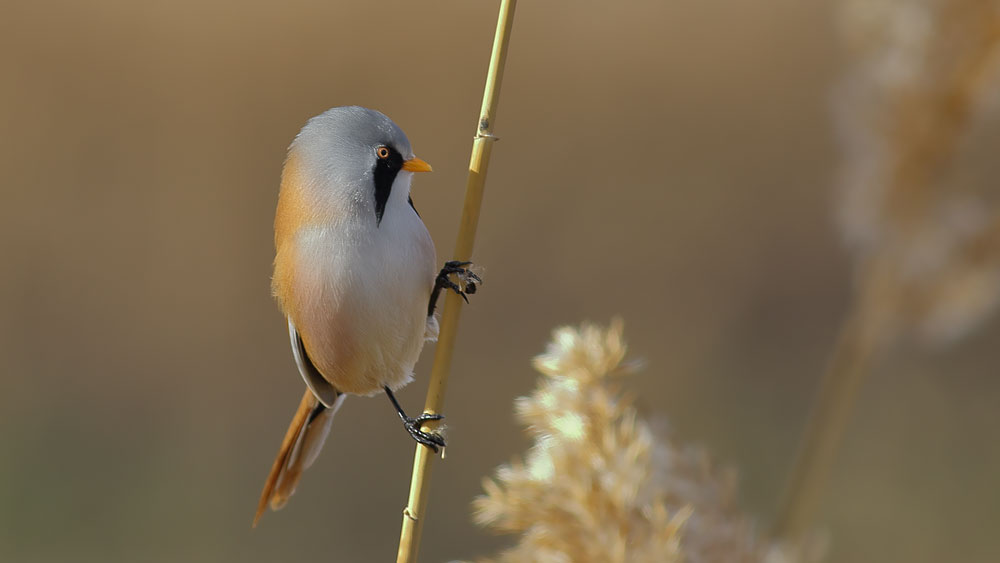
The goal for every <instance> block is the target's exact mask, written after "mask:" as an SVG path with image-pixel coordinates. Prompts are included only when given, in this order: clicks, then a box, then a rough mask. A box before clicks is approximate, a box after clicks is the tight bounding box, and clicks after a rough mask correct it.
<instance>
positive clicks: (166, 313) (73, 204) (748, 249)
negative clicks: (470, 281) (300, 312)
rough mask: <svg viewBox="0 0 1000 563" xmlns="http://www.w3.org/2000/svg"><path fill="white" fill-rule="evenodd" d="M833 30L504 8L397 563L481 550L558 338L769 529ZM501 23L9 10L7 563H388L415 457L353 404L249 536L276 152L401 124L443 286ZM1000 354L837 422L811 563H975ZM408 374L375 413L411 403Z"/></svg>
mask: <svg viewBox="0 0 1000 563" xmlns="http://www.w3.org/2000/svg"><path fill="white" fill-rule="evenodd" d="M832 11H833V5H832V3H831V2H822V1H816V2H801V1H794V0H762V1H759V2H694V1H691V0H680V1H676V2H635V3H612V2H601V3H597V2H568V1H561V2H522V3H521V4H520V6H519V7H518V13H517V20H516V25H515V28H514V35H513V42H512V50H511V52H510V57H509V59H508V70H507V74H506V79H505V83H504V91H503V95H502V99H501V105H500V112H499V117H498V121H497V134H498V135H499V136H500V137H501V139H502V140H501V142H500V143H499V144H498V145H497V146H496V148H495V150H494V153H493V155H494V156H493V162H492V165H491V168H490V178H489V183H488V187H487V193H486V199H485V207H484V211H483V215H482V221H481V224H480V235H479V243H478V247H477V250H476V255H475V259H476V261H477V262H479V263H480V264H482V265H484V266H485V267H486V268H487V283H486V285H485V287H484V288H483V289H482V291H481V293H480V294H479V295H476V296H475V300H474V303H473V305H472V306H471V307H468V308H467V309H466V311H465V313H464V316H463V319H462V333H461V337H460V339H459V347H458V351H457V356H456V359H455V362H454V378H453V379H452V383H451V385H450V388H449V395H448V406H447V408H446V413H447V415H448V422H449V426H450V430H449V431H450V443H451V445H452V447H451V448H450V449H449V450H448V454H449V456H448V459H447V460H446V461H445V462H444V463H440V464H438V466H437V469H436V470H435V474H434V482H433V488H432V501H431V505H430V517H429V520H428V522H427V525H426V530H425V538H424V542H423V558H422V560H424V561H445V560H448V559H450V558H471V557H474V556H476V555H481V554H486V553H489V552H492V551H493V550H495V549H497V548H499V547H500V546H502V545H504V543H505V542H506V541H507V540H506V539H504V538H498V537H495V536H492V535H491V534H489V533H487V532H483V531H481V530H478V529H476V528H475V527H474V526H473V525H472V524H471V521H470V516H469V515H470V509H469V502H470V501H471V499H472V498H473V496H474V495H476V494H477V493H478V492H479V491H480V480H481V478H482V477H483V476H485V475H487V474H489V473H490V471H491V470H492V469H493V468H494V467H495V466H496V465H497V464H499V463H500V462H503V461H508V460H509V459H510V458H511V457H512V456H513V455H514V454H515V453H517V452H520V451H521V450H523V448H524V446H525V445H526V444H527V441H526V439H525V438H523V436H522V434H521V433H520V429H519V428H518V427H517V425H516V424H515V423H514V421H513V418H512V414H511V401H512V399H513V398H514V397H515V396H516V395H519V394H524V393H526V392H528V391H529V389H530V388H531V386H532V385H533V381H534V374H533V373H532V371H531V369H530V367H529V359H530V358H531V357H532V356H533V355H534V354H536V353H538V352H540V351H541V350H542V348H543V346H544V344H545V342H546V339H547V338H548V335H549V332H550V330H551V329H552V328H553V327H555V326H557V325H559V324H562V323H576V322H578V321H581V320H586V319H591V320H598V321H606V320H608V319H610V318H611V317H612V316H613V315H615V314H620V315H622V316H623V317H624V319H625V321H626V336H627V337H628V339H629V341H630V343H631V350H632V353H633V354H634V355H635V356H638V357H643V358H645V359H646V360H647V368H646V370H645V371H644V372H643V374H642V375H641V376H638V377H635V378H634V379H633V380H632V381H631V385H632V387H633V389H635V390H636V391H639V392H640V393H641V403H642V406H643V408H644V409H645V410H646V412H648V413H651V414H665V415H666V416H668V417H669V418H670V420H671V422H672V424H673V427H674V428H675V430H676V431H677V432H678V434H679V435H680V436H681V437H683V438H684V439H685V440H689V441H693V442H701V443H704V444H706V445H707V446H709V447H710V448H711V450H712V451H713V452H714V454H715V455H716V456H717V457H718V458H720V459H721V460H723V461H725V462H728V463H731V464H733V465H735V466H737V467H739V469H740V473H741V476H742V486H743V494H742V500H743V501H744V504H745V506H746V507H747V509H748V510H749V511H750V512H752V513H754V514H756V515H758V516H759V518H760V520H759V522H760V523H761V526H762V527H766V525H767V523H768V521H769V518H770V516H771V515H772V514H773V512H774V510H775V505H776V499H777V497H778V494H779V492H780V490H781V482H782V479H783V477H784V475H785V474H786V472H787V471H788V469H789V468H790V464H791V461H792V456H793V453H794V449H795V442H796V439H797V438H798V436H799V432H800V429H801V425H802V423H803V421H804V420H805V416H806V414H807V411H808V406H809V402H810V400H811V398H812V396H813V392H814V390H815V387H816V384H817V381H818V378H819V375H820V373H821V372H822V369H823V367H824V364H825V362H826V359H827V357H828V354H829V351H830V349H831V346H832V342H833V339H834V336H835V333H836V330H837V326H838V323H839V322H840V320H841V317H842V315H843V312H844V310H845V307H846V304H847V302H848V299H849V295H850V275H851V274H850V264H849V261H848V259H847V256H846V253H845V252H844V251H843V250H842V248H841V246H840V243H839V241H838V238H837V235H836V233H835V230H834V228H833V221H832V211H831V203H832V201H833V178H834V175H835V172H836V169H837V162H838V154H837V149H836V146H835V144H834V142H833V134H832V128H831V125H830V111H829V99H830V92H831V87H832V86H833V84H834V83H835V81H836V79H837V76H838V72H839V70H840V68H841V67H842V64H843V62H842V55H841V51H840V50H839V48H838V41H837V38H836V34H835V30H834V26H833V23H832V21H833V17H832ZM495 15H496V3H495V2H471V1H468V0H453V1H425V2H414V1H412V0H410V1H387V2H380V3H374V2H352V3H345V2H335V1H327V2H305V1H297V0H293V1H290V2H285V3H282V4H280V5H279V4H278V3H265V2H231V1H228V0H225V1H207V2H205V1H200V2H192V1H189V0H179V1H178V0H172V1H169V2H168V1H156V2H141V3H140V2H130V1H124V0H117V1H115V0H99V1H95V2H54V3H28V2H8V3H5V4H4V5H3V7H2V8H0V69H2V72H3V75H2V78H0V128H2V134H0V181H2V189H3V192H2V204H0V229H2V236H0V258H2V263H3V269H2V273H3V275H2V276H0V312H2V313H0V315H2V317H0V376H2V379H0V451H2V454H0V561H12V562H47V561H84V562H89V561H101V562H106V561H123V562H132V561H144V562H146V561H149V562H157V561H164V562H166V561H171V562H174V561H206V562H214V561H241V562H246V561H388V560H391V559H392V557H393V556H394V554H395V550H396V542H397V534H398V526H399V522H400V510H401V508H402V506H403V504H404V502H405V497H406V490H407V486H408V479H409V472H410V460H411V456H412V452H413V446H412V441H411V440H410V439H409V438H408V437H407V436H406V435H405V433H404V432H403V431H402V430H401V429H400V428H399V422H398V420H397V419H396V417H395V414H394V413H393V412H392V409H391V407H390V405H389V404H388V402H387V401H386V400H385V399H384V398H382V397H378V398H373V399H351V400H349V401H348V402H347V403H346V404H345V407H344V408H343V410H342V411H341V412H340V413H339V414H338V420H337V423H336V424H335V428H334V430H333V432H332V436H331V439H330V441H329V443H328V445H327V448H326V450H325V451H324V452H323V455H322V456H321V458H320V460H319V461H318V462H317V464H316V466H314V468H313V469H312V470H310V472H309V473H308V474H307V476H306V477H305V479H304V482H303V484H302V486H301V487H300V489H299V493H298V494H297V495H296V497H295V498H294V499H293V501H292V502H291V503H290V504H289V506H288V507H287V508H286V509H285V510H283V511H282V512H280V513H273V514H268V515H266V516H265V518H264V519H263V521H262V523H261V526H260V527H258V528H257V529H256V530H251V529H250V521H251V517H252V514H253V509H254V506H255V503H256V500H257V495H258V493H259V487H260V485H261V483H262V481H263V478H264V476H265V474H266V472H267V470H268V468H269V466H270V463H271V461H272V456H273V454H274V453H275V451H276V448H277V446H278V443H279V441H280V439H281V436H282V435H283V433H284V431H285V428H286V424H287V422H288V419H289V417H290V416H291V413H292V411H293V409H294V407H295V405H296V404H297V401H298V398H299V394H300V392H301V388H302V383H301V381H300V380H299V378H298V376H297V375H296V373H295V370H294V367H293V365H292V361H291V358H290V354H289V351H288V344H287V337H286V334H285V325H284V322H283V320H282V318H281V317H280V316H279V314H278V312H277V310H276V308H275V306H274V303H273V302H272V300H271V298H270V297H269V294H268V283H269V275H270V261H271V259H272V256H273V250H272V246H271V237H272V232H271V220H272V216H273V210H274V205H275V201H276V194H277V185H278V175H279V172H280V167H281V163H282V159H283V156H284V150H285V147H286V146H287V145H288V143H289V141H290V140H291V138H292V137H293V136H294V134H295V133H296V132H297V131H298V129H299V128H300V127H301V126H302V124H303V123H304V121H305V120H306V119H307V118H308V117H310V116H312V115H314V114H317V113H319V112H321V111H323V110H325V109H326V108H328V107H330V106H334V105H343V104H362V105H366V106H369V107H373V108H377V109H380V110H382V111H384V112H385V113H387V114H388V115H389V116H391V117H392V118H393V119H394V120H395V121H396V122H397V123H399V124H400V125H401V126H402V127H403V128H404V129H405V130H406V132H407V134H408V135H409V137H410V139H411V141H412V142H413V144H414V147H415V148H416V151H417V154H418V155H419V156H421V157H422V158H424V159H426V160H428V161H429V162H431V163H432V164H433V165H434V168H435V172H434V174H433V175H429V176H421V177H420V178H418V179H417V180H416V182H415V186H414V192H413V194H414V199H415V201H416V204H417V207H418V209H419V210H420V212H421V214H422V215H423V217H424V220H425V221H426V223H427V225H428V227H429V229H430V231H431V233H432V234H433V236H434V239H435V241H436V242H437V245H438V248H439V255H440V257H441V258H442V259H444V258H446V257H447V256H448V254H449V252H450V249H451V247H452V245H453V237H454V233H455V231H456V226H457V219H458V214H459V211H460V208H461V198H462V186H463V185H464V169H465V166H466V164H467V162H468V152H469V148H470V140H471V135H472V133H473V131H474V128H475V123H476V116H477V112H478V107H479V103H480V100H481V89H482V83H483V79H484V73H485V66H486V62H487V60H488V57H489V48H490V43H491V35H492V31H493V27H494V24H495ZM998 334H1000V324H998V323H997V322H996V321H994V322H992V323H991V324H990V325H988V326H987V327H986V328H985V329H984V330H980V331H978V332H977V333H976V334H975V335H973V336H972V337H971V338H968V339H966V340H964V341H962V342H960V343H958V344H957V345H955V346H953V347H951V348H949V349H947V350H943V351H940V352H933V353H932V352H927V351H922V350H919V349H917V348H915V347H914V348H903V349H901V350H897V352H896V353H895V354H893V355H892V356H891V357H890V358H889V359H887V360H886V361H884V362H882V363H880V364H879V366H878V367H877V370H876V372H875V373H874V375H873V377H871V378H870V379H869V380H868V381H867V383H866V386H865V389H864V393H863V398H862V400H861V402H860V404H859V405H858V408H857V409H856V411H855V416H854V417H853V422H852V424H851V426H850V428H849V430H848V434H847V436H846V440H845V444H844V448H843V450H842V455H841V456H840V458H839V460H838V462H837V464H836V467H835V468H834V479H833V481H832V483H831V490H830V493H829V495H828V496H827V500H826V502H825V503H824V505H823V509H822V512H821V515H820V516H821V521H822V523H823V524H824V525H826V526H827V527H828V529H829V530H830V532H831V533H832V551H831V559H832V560H834V561H863V562H868V561H871V562H882V561H901V562H902V561H905V562H931V561H935V562H936V561H973V562H980V561H982V562H986V561H997V560H1000V539H998V537H997V531H996V530H997V525H998V524H1000V508H998V507H1000V486H998V485H997V476H998V475H1000V446H998V428H1000V409H998V408H997V405H998V403H1000V379H998V378H997V377H996V373H995V372H996V364H997V361H998V360H1000V350H998V349H997V347H996V345H995V342H996V338H997V336H998ZM431 352H432V349H431V348H428V349H427V350H426V351H425V354H424V359H423V360H422V361H421V364H420V366H419V371H418V378H417V383H416V384H414V385H412V386H410V387H408V388H407V389H406V390H405V391H404V392H403V393H402V394H401V399H402V401H403V402H404V404H405V405H406V406H407V407H408V408H410V409H418V408H419V406H420V405H421V404H422V401H423V392H424V389H425V385H426V381H427V375H426V374H427V369H428V367H429V361H428V359H429V358H430V355H431Z"/></svg>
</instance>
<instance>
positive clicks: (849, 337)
mask: <svg viewBox="0 0 1000 563" xmlns="http://www.w3.org/2000/svg"><path fill="white" fill-rule="evenodd" d="M894 276H895V274H894V271H893V269H892V266H891V264H890V263H889V261H887V260H884V259H875V260H873V262H872V263H871V264H869V266H868V267H867V268H866V269H865V271H864V277H863V282H862V284H861V286H860V287H859V288H858V295H856V296H855V299H854V304H853V306H852V309H851V311H850V313H849V314H848V316H847V319H846V320H845V321H844V324H843V326H842V327H841V332H840V336H839V338H838V340H837V345H836V348H834V352H833V357H832V358H831V360H830V364H829V366H828V367H827V370H826V373H824V375H823V380H822V382H821V384H820V389H819V393H818V396H817V399H816V403H815V405H814V406H813V409H812V412H811V414H810V417H809V422H808V425H807V426H806V431H805V434H804V436H803V438H802V441H801V446H800V448H801V449H800V450H799V453H798V456H797V458H796V460H795V465H794V467H793V469H792V475H791V477H790V478H789V480H788V486H787V489H786V491H785V493H784V497H783V499H782V503H781V506H780V507H779V510H778V516H777V519H776V520H775V523H774V527H773V528H772V531H771V534H772V537H774V538H776V539H782V540H789V541H797V540H801V539H803V536H804V534H805V533H806V531H807V530H808V528H809V526H810V522H811V520H812V517H813V515H814V514H815V512H816V509H817V508H818V507H819V503H820V501H821V500H822V495H823V492H824V491H825V490H826V483H827V479H828V478H829V475H830V469H831V467H832V465H833V462H834V459H835V458H836V453H837V449H838V447H839V446H840V442H841V438H842V437H843V434H844V430H845V428H846V427H847V424H848V422H849V420H850V414H851V409H852V407H853V406H854V403H855V402H856V400H857V396H858V391H859V390H860V389H861V386H862V384H863V383H864V378H865V375H866V374H867V373H868V371H869V368H870V367H871V364H872V360H873V359H874V357H875V355H876V353H877V352H878V350H879V348H880V345H881V344H882V343H883V340H884V339H885V338H886V335H887V332H888V329H889V323H891V322H893V313H894V291H893V283H894Z"/></svg>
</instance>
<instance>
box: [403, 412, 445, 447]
mask: <svg viewBox="0 0 1000 563" xmlns="http://www.w3.org/2000/svg"><path fill="white" fill-rule="evenodd" d="M442 418H444V416H442V415H440V414H430V413H424V414H422V415H420V416H418V417H416V418H412V417H409V416H407V417H405V418H403V427H404V428H406V431H407V432H409V433H410V436H411V437H412V438H413V439H414V440H416V441H417V442H418V443H420V444H423V445H425V446H427V447H428V448H430V449H431V450H432V451H433V452H434V453H438V448H439V447H440V448H443V447H445V446H447V444H445V442H444V438H442V437H441V435H440V434H438V433H437V432H425V431H423V430H421V429H420V427H421V426H422V425H423V424H424V423H425V422H428V421H431V420H441V419H442Z"/></svg>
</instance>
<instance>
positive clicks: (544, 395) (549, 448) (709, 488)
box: [474, 321, 805, 563]
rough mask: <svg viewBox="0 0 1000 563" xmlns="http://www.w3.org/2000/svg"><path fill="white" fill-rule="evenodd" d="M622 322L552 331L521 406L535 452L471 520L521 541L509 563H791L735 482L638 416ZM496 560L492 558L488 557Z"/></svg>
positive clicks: (510, 468)
mask: <svg viewBox="0 0 1000 563" xmlns="http://www.w3.org/2000/svg"><path fill="white" fill-rule="evenodd" d="M622 330H623V329H622V323H621V322H620V321H615V322H613V323H612V325H611V326H610V328H607V329H603V328H600V327H597V326H593V325H584V326H583V327H581V328H579V329H575V328H561V329H558V330H556V331H555V333H554V338H553V341H552V343H550V344H549V346H548V350H547V351H546V353H545V354H542V355H541V356H539V357H537V358H536V359H535V362H534V363H535V367H536V369H538V371H540V372H541V373H542V377H540V378H539V381H538V386H537V388H536V389H535V391H534V392H533V393H532V394H531V395H529V396H527V397H521V398H519V399H517V400H516V402H515V412H516V414H517V417H518V419H519V420H520V421H521V422H522V423H523V424H524V425H525V427H526V431H527V433H528V435H529V436H530V437H531V438H533V439H534V441H535V444H534V446H532V448H531V449H530V450H529V452H528V453H527V455H526V456H525V458H524V460H523V461H514V462H512V463H510V464H505V465H502V466H501V467H500V468H499V469H498V470H497V474H496V478H495V479H489V478H487V479H485V480H484V483H483V486H484V488H485V491H486V494H485V495H483V496H481V497H479V498H477V499H476V500H475V502H474V507H475V519H476V521H477V522H478V523H479V524H481V525H484V526H489V527H491V528H492V529H493V530H495V531H497V532H501V533H520V534H521V537H520V541H519V543H518V544H517V545H516V546H515V547H513V548H510V549H508V550H506V551H504V552H502V553H501V554H500V555H499V556H498V557H497V558H496V559H494V560H493V561H502V562H521V561H532V562H553V563H555V562H560V563H563V562H581V563H583V562H598V561H599V562H625V561H629V562H650V563H652V562H657V563H667V562H671V561H687V562H693V563H699V562H714V561H718V562H723V561H725V562H732V561H736V562H751V561H768V562H773V563H777V562H788V561H801V560H805V559H804V558H803V557H801V555H799V554H792V553H790V552H789V551H787V550H782V549H781V548H780V547H779V546H777V545H776V544H769V543H767V542H762V541H760V540H759V539H758V538H757V537H756V536H755V535H754V533H753V527H752V525H751V522H750V520H749V519H748V518H747V517H746V516H744V515H743V514H742V513H741V512H740V511H739V510H738V509H737V507H736V504H735V496H736V495H735V492H736V489H735V475H734V473H733V472H732V471H724V470H719V469H717V468H715V467H713V465H712V464H711V462H710V460H709V459H708V456H707V455H706V454H705V453H704V452H703V451H701V450H699V449H696V448H684V447H681V446H679V445H678V444H676V443H674V442H673V441H672V440H671V439H670V438H669V436H667V434H666V432H657V431H655V430H654V429H653V427H652V426H651V425H650V424H649V423H648V422H646V421H645V420H643V419H642V418H641V417H640V416H639V415H638V413H637V412H636V409H635V407H634V406H632V401H631V400H630V399H629V398H628V397H627V396H625V395H622V394H621V393H620V392H619V390H618V387H619V382H620V381H621V377H622V376H624V375H626V374H629V373H631V372H633V371H634V368H635V364H634V363H626V362H624V359H625V351H626V347H625V343H624V341H623V339H622ZM483 561H489V560H483Z"/></svg>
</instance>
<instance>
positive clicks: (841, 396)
mask: <svg viewBox="0 0 1000 563" xmlns="http://www.w3.org/2000/svg"><path fill="white" fill-rule="evenodd" d="M841 15H842V21H841V23H842V28H843V31H844V36H845V40H846V43H847V46H848V51H849V59H850V65H849V71H848V74H847V76H846V79H845V80H844V83H843V84H842V86H841V88H840V90H839V92H838V97H837V102H838V104H837V108H836V109H837V121H836V123H837V126H838V128H839V133H840V138H841V146H842V148H843V151H844V168H843V174H842V178H841V183H842V191H841V205H840V213H839V219H840V224H841V227H842V231H843V234H844V236H845V238H846V240H847V242H848V244H849V246H850V247H851V249H852V251H853V253H854V256H855V258H856V264H857V287H856V295H855V298H854V303H853V305H852V311H851V313H850V314H849V315H848V318H847V321H846V322H845V324H844V327H843V329H842V331H841V338H840V341H839V343H838V345H837V347H836V349H835V351H834V354H833V359H832V361H831V364H830V367H829V368H828V371H827V373H826V375H825V377H824V381H823V385H822V389H821V391H820V396H819V400H818V402H817V405H816V407H815V408H814V411H813V415H812V417H811V420H810V424H809V428H808V429H807V433H806V436H805V438H804V439H803V446H802V449H801V451H800V454H799V458H798V460H797V462H796V467H795V470H794V471H793V474H792V478H791V480H790V483H789V487H788V490H787V492H786V496H785V500H784V503H783V506H782V508H781V509H780V510H779V517H778V520H777V522H776V525H775V533H776V534H777V535H779V536H781V537H796V536H798V535H800V534H801V533H802V532H803V530H804V529H805V528H806V526H807V525H808V522H809V520H810V519H811V516H812V514H813V512H814V511H815V508H816V506H817V505H818V503H819V499H820V497H821V493H822V491H823V488H824V486H825V482H826V476H827V473H828V472H829V467H830V465H831V463H832V461H833V458H834V455H835V452H836V448H837V445H838V443H839V440H840V436H841V434H842V433H843V428H844V426H845V425H846V421H847V419H848V415H849V412H850V408H851V405H852V404H853V402H854V398H855V397H856V395H857V392H858V389H859V388H860V386H861V382H862V381H863V378H864V374H865V373H866V372H867V370H868V367H869V365H870V363H871V360H872V358H873V357H874V356H875V355H876V354H877V353H878V352H880V351H883V350H885V349H886V348H887V345H888V344H889V343H891V342H892V341H893V340H895V339H897V338H898V337H900V336H908V335H913V336H916V337H917V338H918V339H919V340H921V341H923V342H928V343H934V344H944V343H948V342H950V341H952V340H954V339H956V338H958V337H960V336H962V335H964V334H966V333H968V332H969V331H970V330H972V329H974V328H975V327H976V326H978V325H979V324H980V323H981V322H982V321H983V320H984V319H986V318H987V317H988V316H989V314H990V313H991V312H992V311H993V310H994V309H996V306H997V304H998V302H1000V206H998V205H997V204H998V203H1000V202H998V197H1000V190H997V189H996V185H997V184H996V179H995V178H996V173H997V171H996V170H992V171H988V170H977V169H976V166H978V165H981V164H982V163H987V165H988V166H992V165H993V163H995V162H996V152H995V142H993V143H991V142H989V141H988V140H987V142H986V143H984V142H983V139H984V138H985V137H986V134H985V133H987V132H988V130H989V128H990V127H992V128H993V133H994V134H995V133H996V120H995V119H993V118H995V115H993V114H994V113H995V109H996V108H995V107H994V108H991V107H989V103H988V102H989V101H991V100H993V101H995V100H996V99H997V98H998V88H997V86H998V80H997V78H998V77H997V71H998V68H997V67H998V63H1000V60H998V59H1000V56H998V55H1000V3H998V2H997V1H996V0H847V1H845V2H844V3H843V4H842V12H841Z"/></svg>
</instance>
